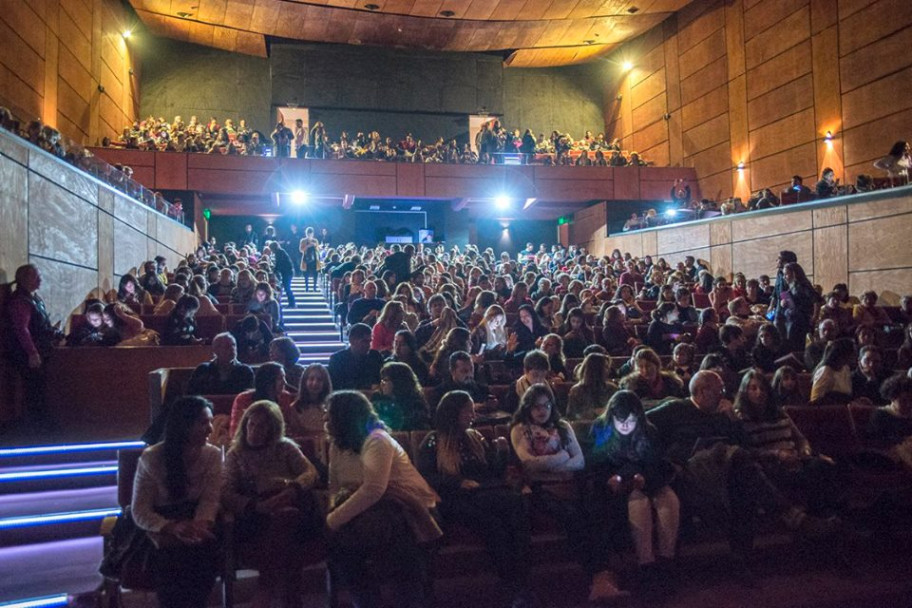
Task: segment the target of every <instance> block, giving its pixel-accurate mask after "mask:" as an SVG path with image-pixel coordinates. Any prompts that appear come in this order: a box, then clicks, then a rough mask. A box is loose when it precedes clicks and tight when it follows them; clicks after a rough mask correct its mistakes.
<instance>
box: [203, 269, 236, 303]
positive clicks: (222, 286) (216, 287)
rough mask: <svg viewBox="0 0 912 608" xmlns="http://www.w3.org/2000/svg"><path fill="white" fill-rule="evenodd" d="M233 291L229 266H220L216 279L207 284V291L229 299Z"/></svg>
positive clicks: (216, 296)
mask: <svg viewBox="0 0 912 608" xmlns="http://www.w3.org/2000/svg"><path fill="white" fill-rule="evenodd" d="M233 291H234V275H233V274H232V272H231V269H230V268H222V270H221V271H220V272H219V276H218V281H217V282H215V283H210V284H209V293H210V294H211V295H212V296H214V297H215V298H218V299H225V300H230V298H231V293H232V292H233Z"/></svg>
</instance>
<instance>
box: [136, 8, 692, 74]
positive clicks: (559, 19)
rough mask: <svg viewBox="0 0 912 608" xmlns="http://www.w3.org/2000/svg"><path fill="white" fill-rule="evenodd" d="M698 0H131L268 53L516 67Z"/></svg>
mask: <svg viewBox="0 0 912 608" xmlns="http://www.w3.org/2000/svg"><path fill="white" fill-rule="evenodd" d="M690 2H691V0H130V3H131V4H132V5H133V7H134V8H135V9H136V12H137V14H138V15H139V17H140V19H142V21H143V23H145V25H146V26H147V27H148V28H149V29H150V30H151V31H152V33H154V34H156V35H159V36H165V37H169V38H175V39H178V40H184V41H187V42H193V43H196V44H202V45H205V46H211V47H216V48H220V49H224V50H228V51H233V52H238V53H245V54H249V55H257V56H260V57H265V56H266V36H274V37H278V38H286V39H290V40H300V41H303V42H329V43H339V44H354V45H371V46H385V47H395V48H411V49H427V50H436V51H462V52H492V51H501V52H508V51H509V52H510V54H509V56H507V58H506V60H505V61H504V64H505V65H507V66H510V67H548V66H559V65H570V64H575V63H584V62H587V61H591V60H593V59H595V58H596V57H599V56H601V55H604V54H607V53H609V52H610V51H611V50H612V49H614V48H615V47H617V46H618V45H620V44H621V43H623V42H625V41H626V40H629V39H631V38H633V37H635V36H638V35H640V34H642V33H644V32H646V31H647V30H649V29H650V28H652V27H653V26H655V25H657V24H659V23H661V22H662V21H663V20H664V19H665V18H667V17H668V16H669V15H671V14H672V13H674V12H675V11H678V10H680V9H681V8H682V7H684V6H685V5H687V4H688V3H690Z"/></svg>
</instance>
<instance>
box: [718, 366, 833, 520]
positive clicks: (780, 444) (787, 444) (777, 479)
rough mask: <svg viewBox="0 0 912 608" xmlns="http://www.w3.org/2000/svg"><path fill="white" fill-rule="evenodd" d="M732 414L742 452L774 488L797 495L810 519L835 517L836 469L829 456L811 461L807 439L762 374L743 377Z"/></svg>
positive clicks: (758, 372) (815, 457) (753, 372)
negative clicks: (741, 437) (740, 436)
mask: <svg viewBox="0 0 912 608" xmlns="http://www.w3.org/2000/svg"><path fill="white" fill-rule="evenodd" d="M734 409H735V414H736V415H737V417H738V420H739V421H740V424H741V428H742V430H743V431H744V433H743V435H744V447H745V448H747V449H748V450H749V451H750V452H751V454H753V455H754V456H755V457H756V458H757V461H758V462H759V463H760V465H761V466H762V467H763V470H764V472H765V473H766V475H767V477H769V478H770V479H771V480H772V481H773V484H774V485H775V486H776V487H778V488H780V489H783V490H784V489H787V488H791V489H794V490H797V491H799V492H800V493H801V494H802V495H803V497H804V501H805V502H806V503H807V507H808V512H809V513H812V514H821V513H824V512H829V513H828V514H830V515H832V510H833V509H835V508H836V507H837V506H838V503H839V494H840V489H839V488H840V487H841V485H842V483H841V482H840V480H839V478H838V474H837V469H836V466H835V464H834V463H833V460H832V459H831V458H828V457H827V456H822V455H818V456H814V455H813V452H812V450H811V445H810V444H809V443H808V441H807V439H805V437H804V435H802V434H801V431H799V430H798V427H796V426H795V423H794V422H792V419H791V418H789V417H788V416H787V415H786V414H785V412H783V411H782V409H781V408H780V406H779V404H778V401H777V399H776V394H775V392H774V391H773V387H772V386H771V385H770V382H769V380H767V379H766V375H764V373H763V372H762V371H760V370H756V369H752V370H750V371H748V372H747V373H746V374H744V376H743V377H742V379H741V387H740V388H739V389H738V394H737V395H736V396H735V403H734Z"/></svg>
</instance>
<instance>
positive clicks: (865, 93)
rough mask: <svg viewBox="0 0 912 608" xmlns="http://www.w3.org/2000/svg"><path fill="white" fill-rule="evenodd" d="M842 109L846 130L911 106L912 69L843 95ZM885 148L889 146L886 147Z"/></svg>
mask: <svg viewBox="0 0 912 608" xmlns="http://www.w3.org/2000/svg"><path fill="white" fill-rule="evenodd" d="M886 100H891V102H886ZM842 107H843V111H844V112H845V117H846V120H845V125H844V128H845V129H850V128H852V127H857V126H859V125H863V124H866V123H869V122H873V121H875V120H879V119H881V118H884V117H885V116H889V115H890V114H893V113H895V112H896V110H897V109H900V108H905V107H912V66H910V67H908V68H906V69H904V70H900V71H899V72H896V73H895V74H890V75H889V76H885V77H884V78H881V79H880V80H877V81H874V82H872V83H870V84H866V85H862V86H860V87H859V88H857V89H854V90H852V91H849V92H848V93H846V94H845V95H843V96H842ZM888 147H889V144H887V145H886V146H885V148H888Z"/></svg>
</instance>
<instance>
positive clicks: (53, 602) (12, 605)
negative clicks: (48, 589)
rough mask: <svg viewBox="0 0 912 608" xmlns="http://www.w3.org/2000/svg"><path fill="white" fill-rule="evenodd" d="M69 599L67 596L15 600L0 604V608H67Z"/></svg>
mask: <svg viewBox="0 0 912 608" xmlns="http://www.w3.org/2000/svg"><path fill="white" fill-rule="evenodd" d="M68 601H69V598H68V597H67V596H66V595H65V594H61V595H49V596H46V597H35V598H30V599H26V600H13V601H12V602H2V603H0V608H44V607H45V606H66V605H67V602H68Z"/></svg>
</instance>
